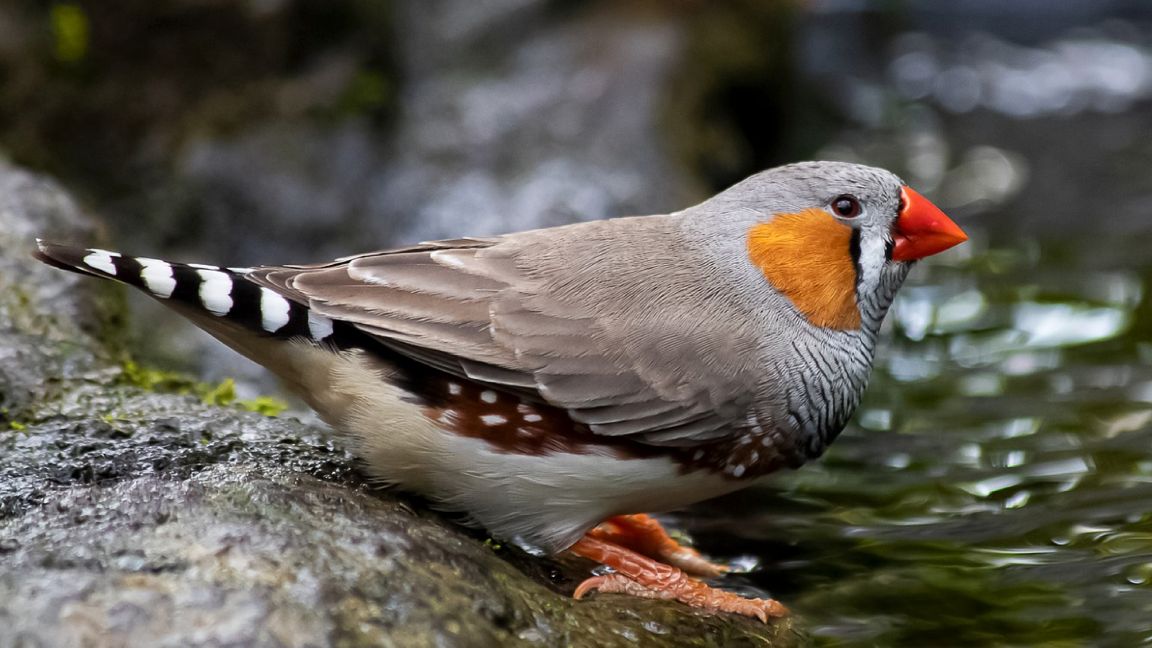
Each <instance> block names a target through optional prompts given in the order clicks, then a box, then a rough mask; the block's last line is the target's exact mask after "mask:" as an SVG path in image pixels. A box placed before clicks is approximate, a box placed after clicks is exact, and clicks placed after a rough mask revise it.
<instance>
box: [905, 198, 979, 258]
mask: <svg viewBox="0 0 1152 648" xmlns="http://www.w3.org/2000/svg"><path fill="white" fill-rule="evenodd" d="M900 191H901V195H902V196H903V197H904V207H903V208H902V209H901V210H900V217H899V218H897V219H896V231H895V232H893V235H894V237H893V238H894V240H895V246H894V247H893V248H892V260H893V261H914V260H916V259H923V258H924V257H926V256H932V255H933V254H937V253H939V252H943V251H944V250H947V249H948V248H950V247H954V246H957V245H960V244H961V243H963V242H964V241H967V240H968V235H967V234H965V233H964V232H963V231H962V230H961V229H960V228H959V227H958V226H957V225H956V223H953V222H952V219H950V218H948V217H947V216H945V215H944V212H942V211H940V208H939V207H937V206H936V205H933V204H932V203H931V202H929V201H928V199H927V198H925V197H924V196H921V195H920V194H918V193H916V192H915V191H912V190H911V189H909V188H908V187H902V188H901V189H900Z"/></svg>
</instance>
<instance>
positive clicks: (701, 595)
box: [569, 518, 788, 623]
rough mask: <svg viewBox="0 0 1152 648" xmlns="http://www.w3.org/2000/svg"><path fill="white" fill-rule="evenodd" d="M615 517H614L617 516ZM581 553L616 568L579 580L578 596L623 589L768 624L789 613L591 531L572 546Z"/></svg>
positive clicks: (784, 609)
mask: <svg viewBox="0 0 1152 648" xmlns="http://www.w3.org/2000/svg"><path fill="white" fill-rule="evenodd" d="M614 519H615V518H614ZM569 549H570V550H571V551H572V552H573V553H575V554H576V555H578V556H583V557H585V558H588V559H589V560H594V561H596V562H598V563H600V564H602V565H607V566H609V567H611V568H612V569H614V570H616V571H615V573H613V574H608V575H606V576H596V577H594V578H589V579H588V580H586V581H584V582H583V583H580V586H579V587H577V588H576V593H575V594H574V595H573V596H574V597H575V598H581V597H583V596H584V595H585V594H587V593H588V592H589V591H591V590H593V589H596V590H600V591H601V592H620V593H623V594H631V595H633V596H643V597H645V598H659V599H676V600H677V601H680V602H682V603H687V604H688V605H691V606H694V607H698V608H704V609H705V610H716V611H721V612H735V613H737V614H744V615H747V616H754V617H756V618H758V619H760V620H761V621H763V622H765V623H767V622H768V619H769V617H779V616H784V615H785V614H788V608H786V607H784V606H783V605H780V604H779V603H777V602H776V601H773V600H767V601H765V600H764V599H746V598H743V597H740V596H737V595H735V594H733V593H731V592H725V591H722V590H718V589H713V588H711V587H709V586H707V585H705V584H704V583H701V582H700V581H698V580H696V579H694V578H692V577H691V576H689V575H688V574H686V573H684V572H683V571H681V570H679V569H677V568H675V567H672V566H670V565H665V564H664V563H661V562H657V561H655V560H652V559H651V558H647V557H645V556H642V555H641V554H639V553H637V552H635V551H633V550H631V549H628V548H627V547H622V546H620V545H619V544H615V543H613V542H610V541H606V540H603V539H600V538H597V537H594V534H593V533H589V534H588V535H586V536H584V537H583V538H581V539H579V540H577V541H576V544H574V545H572V546H571V547H570V548H569Z"/></svg>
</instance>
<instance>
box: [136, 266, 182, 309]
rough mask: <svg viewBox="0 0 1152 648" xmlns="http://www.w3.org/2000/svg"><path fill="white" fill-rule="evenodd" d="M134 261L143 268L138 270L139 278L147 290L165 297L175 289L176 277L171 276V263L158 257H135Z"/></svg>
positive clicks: (170, 294) (169, 295)
mask: <svg viewBox="0 0 1152 648" xmlns="http://www.w3.org/2000/svg"><path fill="white" fill-rule="evenodd" d="M136 261H138V262H139V263H140V265H141V266H142V267H143V268H144V269H143V270H141V271H140V278H141V279H143V280H144V285H145V286H147V288H148V291H149V292H151V293H152V294H153V295H156V296H157V297H161V298H163V299H167V298H169V297H171V296H172V291H173V290H176V278H175V277H173V276H172V265H171V264H170V263H168V262H167V261H161V260H160V259H145V258H143V257H137V258H136Z"/></svg>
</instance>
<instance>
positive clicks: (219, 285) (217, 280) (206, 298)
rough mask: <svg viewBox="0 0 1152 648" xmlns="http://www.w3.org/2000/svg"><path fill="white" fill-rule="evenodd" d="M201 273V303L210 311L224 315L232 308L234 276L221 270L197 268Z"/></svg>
mask: <svg viewBox="0 0 1152 648" xmlns="http://www.w3.org/2000/svg"><path fill="white" fill-rule="evenodd" d="M196 273H197V274H199V275H200V279H201V281H200V303H202V304H204V308H207V309H208V311H209V312H210V313H212V314H213V315H216V316H218V317H219V316H224V315H227V314H228V311H230V310H232V277H229V276H228V275H226V274H224V273H223V272H220V271H219V270H197V271H196Z"/></svg>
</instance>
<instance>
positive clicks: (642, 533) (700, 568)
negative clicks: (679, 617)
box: [588, 513, 732, 578]
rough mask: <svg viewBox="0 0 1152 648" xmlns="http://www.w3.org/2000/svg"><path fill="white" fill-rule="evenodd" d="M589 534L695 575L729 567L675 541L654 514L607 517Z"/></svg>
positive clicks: (711, 574)
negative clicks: (718, 563)
mask: <svg viewBox="0 0 1152 648" xmlns="http://www.w3.org/2000/svg"><path fill="white" fill-rule="evenodd" d="M588 535H589V536H591V537H593V538H596V539H597V540H604V541H605V542H610V543H612V544H618V545H620V546H621V547H625V548H628V549H631V550H632V551H635V552H636V553H638V554H640V555H642V556H648V557H649V558H651V559H653V560H656V561H658V562H662V563H664V564H666V565H671V566H673V567H676V568H678V569H680V570H682V571H685V572H687V573H688V574H689V575H692V576H696V577H697V578H712V577H714V576H719V575H721V574H726V573H728V572H730V571H732V570H731V569H729V568H728V567H726V566H724V565H717V564H716V563H714V562H711V561H709V560H707V559H705V558H704V557H703V556H701V555H700V552H698V551H696V550H695V549H693V548H691V547H685V546H683V545H681V544H680V543H678V542H676V541H675V540H673V539H672V537H671V536H669V535H668V532H667V531H665V530H664V527H663V526H661V525H660V523H659V522H657V521H656V518H654V517H652V516H650V515H645V514H643V513H637V514H635V515H617V516H615V517H611V518H608V520H607V521H605V522H604V524H601V525H600V526H598V527H596V528H595V529H592V531H590V532H589V533H588Z"/></svg>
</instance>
